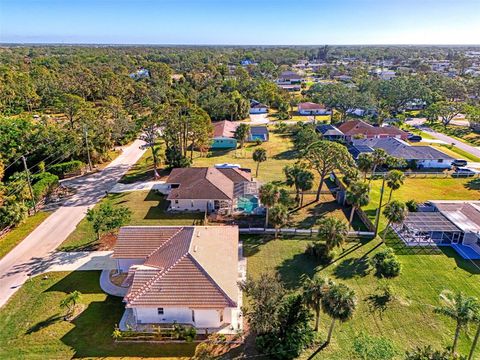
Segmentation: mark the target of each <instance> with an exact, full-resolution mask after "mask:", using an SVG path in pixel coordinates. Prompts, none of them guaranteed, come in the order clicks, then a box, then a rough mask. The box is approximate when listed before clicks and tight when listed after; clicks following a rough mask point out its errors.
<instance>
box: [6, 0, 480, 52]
mask: <svg viewBox="0 0 480 360" xmlns="http://www.w3.org/2000/svg"><path fill="white" fill-rule="evenodd" d="M0 42H55V43H109V44H232V45H235V44H238V45H243V44H266V45H276V44H298V45H304V44H312V45H315V44H479V43H480V0H296V1H285V0H243V1H240V0H239V1H233V0H223V1H221V0H0Z"/></svg>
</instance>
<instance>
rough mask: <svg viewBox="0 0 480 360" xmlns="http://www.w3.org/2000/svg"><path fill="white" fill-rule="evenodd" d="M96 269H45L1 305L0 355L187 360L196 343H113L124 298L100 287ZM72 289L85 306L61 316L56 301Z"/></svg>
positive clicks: (7, 356)
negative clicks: (45, 273)
mask: <svg viewBox="0 0 480 360" xmlns="http://www.w3.org/2000/svg"><path fill="white" fill-rule="evenodd" d="M99 276H100V273H99V272H97V271H78V272H74V273H49V274H48V278H46V279H44V277H43V275H40V276H37V277H34V278H32V279H30V280H28V281H27V282H26V283H25V285H24V286H23V287H22V288H21V289H20V290H19V291H18V292H17V293H16V294H15V295H14V296H13V297H12V298H11V299H10V301H9V302H8V303H7V304H6V305H5V306H4V307H2V308H1V309H0V358H1V359H70V358H102V359H106V358H114V357H115V358H122V359H125V358H139V357H151V358H152V357H155V358H163V359H169V358H170V359H172V358H175V359H179V358H185V359H187V358H190V357H191V356H192V355H193V353H194V351H195V345H194V344H142V343H137V344H131V343H115V342H114V341H113V339H112V336H111V335H112V332H113V329H114V328H115V325H116V324H118V322H119V321H120V318H121V316H122V314H123V311H124V304H123V303H122V299H121V298H118V297H113V296H107V295H106V294H105V293H103V292H102V290H101V289H100V287H99ZM74 290H78V291H80V292H81V293H82V295H81V300H80V307H81V308H82V309H83V312H81V313H80V314H79V315H78V316H77V317H76V318H75V319H74V320H73V321H71V322H68V321H64V320H63V315H64V313H65V311H64V310H63V309H60V307H59V302H60V301H61V300H62V299H63V298H64V297H65V295H66V294H67V293H69V292H72V291H74Z"/></svg>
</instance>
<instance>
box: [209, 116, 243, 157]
mask: <svg viewBox="0 0 480 360" xmlns="http://www.w3.org/2000/svg"><path fill="white" fill-rule="evenodd" d="M236 129H237V124H236V123H234V122H231V121H228V120H223V121H218V122H215V123H213V140H212V145H211V146H210V148H211V149H213V150H215V149H236V148H237V139H235V137H234V136H235V130H236Z"/></svg>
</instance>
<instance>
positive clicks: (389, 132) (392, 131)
mask: <svg viewBox="0 0 480 360" xmlns="http://www.w3.org/2000/svg"><path fill="white" fill-rule="evenodd" d="M338 129H339V130H340V131H341V132H342V133H344V134H345V139H346V140H347V141H352V139H355V138H366V139H370V138H398V139H402V140H407V138H408V134H407V133H406V132H405V131H403V130H400V129H399V128H397V127H395V126H383V127H379V126H373V125H370V124H368V123H366V122H365V121H362V120H351V121H347V122H345V123H343V124H341V125H340V126H338Z"/></svg>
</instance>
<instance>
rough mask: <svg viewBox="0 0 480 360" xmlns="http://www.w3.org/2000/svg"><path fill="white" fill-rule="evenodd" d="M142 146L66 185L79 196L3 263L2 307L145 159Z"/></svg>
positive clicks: (0, 262) (0, 274)
mask: <svg viewBox="0 0 480 360" xmlns="http://www.w3.org/2000/svg"><path fill="white" fill-rule="evenodd" d="M143 143H144V142H143V141H141V140H136V141H135V142H134V143H133V144H131V145H130V146H128V147H127V148H125V149H124V151H123V152H122V154H120V155H119V156H118V157H117V158H116V159H115V160H113V161H112V162H111V163H110V164H109V165H108V166H107V167H106V168H105V169H103V170H102V171H100V172H98V173H96V174H93V175H90V176H85V177H81V178H77V179H73V180H70V181H68V182H67V183H68V185H69V186H73V187H75V188H76V193H75V194H74V195H72V196H71V197H70V198H69V199H67V200H66V201H65V202H64V203H63V204H62V206H60V207H59V208H58V209H57V210H56V211H55V212H54V213H53V214H52V215H50V216H49V217H48V218H47V219H46V220H45V221H44V222H43V223H41V224H40V225H39V226H38V227H37V228H36V229H35V230H34V231H33V232H32V233H30V235H28V236H27V237H26V238H25V239H24V240H23V241H22V242H21V243H20V244H18V245H17V246H16V247H15V248H14V249H13V250H12V251H11V252H10V253H8V254H7V255H5V257H4V258H3V259H1V260H0V307H1V306H3V305H4V304H5V303H6V302H7V300H8V299H9V298H10V297H11V296H12V295H13V294H14V293H15V291H17V289H18V288H20V287H21V286H22V285H23V283H25V281H26V280H27V279H28V278H29V277H30V276H34V275H36V274H40V273H42V272H43V271H44V270H45V269H46V268H48V267H49V266H50V265H51V261H52V257H54V252H55V249H56V248H57V247H58V246H59V245H60V244H61V243H62V242H63V241H64V240H65V239H66V238H67V237H68V235H70V233H71V232H72V231H73V230H74V229H75V227H76V226H77V224H78V223H79V222H80V220H82V218H83V217H84V216H85V213H86V211H87V209H88V208H90V207H92V206H93V205H95V204H96V203H97V202H98V201H99V200H100V199H101V198H102V197H104V196H105V194H106V191H109V190H110V189H111V188H112V187H113V186H115V184H116V183H117V182H118V180H120V178H121V177H122V175H123V174H124V173H125V172H126V171H127V170H128V169H129V168H130V166H132V165H133V164H135V163H136V162H137V160H138V159H139V158H140V157H141V156H142V154H143V153H144V151H145V150H140V148H139V147H140V145H142V144H143Z"/></svg>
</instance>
